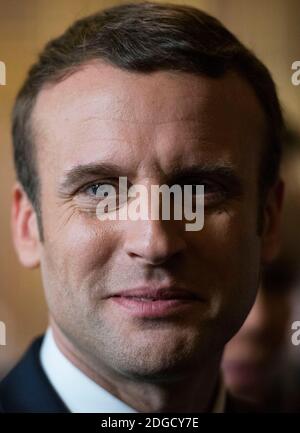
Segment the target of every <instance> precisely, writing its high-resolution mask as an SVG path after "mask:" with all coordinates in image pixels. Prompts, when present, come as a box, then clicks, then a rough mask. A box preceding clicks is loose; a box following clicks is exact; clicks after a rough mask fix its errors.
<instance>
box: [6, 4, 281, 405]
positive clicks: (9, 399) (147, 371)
mask: <svg viewBox="0 0 300 433" xmlns="http://www.w3.org/2000/svg"><path fill="white" fill-rule="evenodd" d="M282 127H283V122H282V117H281V111H280V107H279V103H278V100H277V96H276V91H275V87H274V84H273V81H272V79H271V77H270V75H269V73H268V71H267V70H266V68H265V67H264V66H263V65H262V64H261V63H260V62H259V61H258V60H257V59H256V58H255V57H254V56H253V55H252V54H251V53H250V52H249V51H247V50H246V48H245V47H243V46H242V45H241V44H240V42H239V41H238V40H237V39H236V38H235V37H234V36H233V35H232V34H231V33H230V32H229V31H227V30H226V29H225V28H224V27H223V26H222V25H221V24H220V23H219V22H218V21H217V20H215V19H214V18H212V17H210V16H208V15H206V14H205V13H203V12H201V11H198V10H197V9H193V8H189V7H183V6H175V5H159V4H155V3H140V4H130V5H123V6H119V7H116V8H112V9H109V10H106V11H104V12H101V13H99V14H97V15H94V16H91V17H88V18H85V19H83V20H80V21H78V22H77V23H75V24H74V25H73V26H72V27H71V28H70V29H69V30H67V31H66V33H65V34H64V35H62V36H61V37H59V38H58V39H56V40H54V41H52V42H50V43H49V44H48V45H47V46H46V48H45V50H44V52H43V53H42V54H41V56H40V58H39V61H38V63H37V64H36V65H35V66H33V68H32V69H31V71H30V73H29V76H28V78H27V81H26V82H25V84H24V86H23V88H22V89H21V91H20V93H19V95H18V98H17V101H16V105H15V108H14V113H13V140H14V151H15V162H16V169H17V175H18V182H17V183H16V186H15V189H14V195H13V212H12V227H13V236H14V243H15V246H16V250H17V252H18V255H19V258H20V261H21V263H22V264H23V265H24V266H26V267H29V268H33V267H37V266H40V268H41V273H42V279H43V285H44V289H45V295H46V299H47V303H48V307H49V323H50V328H49V330H48V331H47V333H46V337H45V338H43V337H40V338H39V339H38V340H36V341H35V342H34V344H33V346H32V347H31V348H30V349H29V352H28V353H27V355H26V356H25V358H24V359H23V360H22V361H21V363H20V364H19V365H17V367H16V368H15V369H14V370H13V371H12V372H11V373H10V374H9V376H8V377H7V378H6V379H4V381H3V382H2V384H1V385H0V394H1V396H2V397H1V398H2V404H3V406H4V410H5V411H8V412H27V411H29V412H43V411H47V412H66V411H70V412H224V411H239V410H244V409H243V408H242V406H239V405H238V404H236V403H234V402H233V400H232V399H231V398H230V397H229V396H227V395H226V393H225V391H224V386H223V384H222V378H221V377H220V374H219V370H220V362H221V357H222V351H223V348H224V345H225V343H226V342H227V341H228V340H229V339H230V338H231V337H232V336H233V334H234V333H236V332H237V330H238V329H239V328H240V326H241V325H242V323H243V321H244V320H245V318H246V316H247V314H248V312H249V310H250V308H251V306H252V304H253V302H254V299H255V295H256V291H257V286H258V281H259V275H260V267H261V264H262V263H264V262H268V261H270V260H271V259H272V258H273V256H274V255H275V254H276V251H277V248H278V229H279V215H280V208H281V202H282V195H283V187H282V182H281V180H280V178H279V174H278V170H279V160H280V147H281V130H282ZM120 177H126V178H127V180H128V184H130V185H143V186H144V187H145V188H146V189H147V190H149V189H150V187H151V186H153V185H165V184H167V185H181V186H185V185H204V191H205V222H204V228H203V229H202V230H200V231H187V230H185V221H184V220H176V219H175V218H172V219H171V220H169V221H165V220H162V219H158V220H153V219H151V218H150V219H148V220H143V219H140V220H137V221H133V220H131V219H124V220H120V219H118V220H106V221H99V219H98V218H97V217H96V207H97V204H98V203H99V200H100V198H99V197H102V195H101V188H103V186H105V187H106V186H107V185H110V186H113V187H114V188H117V185H118V182H119V179H120ZM117 195H118V199H119V198H120V197H119V196H121V195H122V194H121V192H120V191H119V192H117ZM29 387H30V389H31V393H30V395H28V388H29Z"/></svg>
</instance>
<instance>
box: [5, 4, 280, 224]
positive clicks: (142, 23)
mask: <svg viewBox="0 0 300 433" xmlns="http://www.w3.org/2000/svg"><path fill="white" fill-rule="evenodd" d="M93 59H102V60H104V61H106V62H108V63H110V64H112V65H115V66H118V67H119V68H121V69H124V70H127V71H134V72H140V73H149V72H153V71H157V70H176V71H183V72H190V73H194V74H198V75H205V76H209V77H215V78H218V77H221V76H223V75H224V74H225V73H226V72H227V71H229V70H234V71H237V72H238V73H239V74H240V76H241V77H243V78H244V79H245V80H247V81H248V83H249V84H250V85H251V87H252V88H253V89H254V91H255V94H256V96H257V98H258V100H259V101H260V104H261V106H262V108H263V110H264V113H265V116H266V126H267V132H268V134H267V136H268V138H267V143H266V146H265V150H264V154H263V157H262V161H261V167H260V176H259V177H260V180H259V182H260V185H259V187H260V189H259V190H260V195H261V197H264V196H265V193H266V192H267V191H268V189H269V188H270V186H272V185H273V184H274V182H275V181H276V179H277V178H278V173H279V165H280V158H281V147H282V132H283V129H284V122H283V118H282V113H281V108H280V104H279V101H278V97H277V94H276V89H275V85H274V82H273V80H272V77H271V75H270V73H269V71H268V70H267V68H266V67H265V66H264V65H263V64H262V63H261V62H260V61H259V60H258V59H257V58H256V57H255V55H254V54H253V53H252V52H251V51H249V50H248V49H247V48H246V47H245V46H244V45H243V44H242V43H241V42H240V41H239V40H238V39H237V38H236V37H235V36H234V35H233V34H232V33H231V32H229V31H228V30H227V29H226V28H225V27H224V26H223V25H222V24H221V23H220V22H219V21H218V20H217V19H215V18H213V17H212V16H210V15H208V14H206V13H205V12H203V11H201V10H198V9H196V8H193V7H189V6H178V5H173V4H158V3H151V2H143V3H134V4H130V3H129V4H126V5H121V6H116V7H113V8H110V9H106V10H103V11H101V12H99V13H96V14H94V15H91V16H88V17H86V18H83V19H80V20H78V21H76V22H75V23H74V24H73V25H72V26H71V27H69V28H68V29H67V30H66V31H65V33H63V34H62V35H61V36H59V37H58V38H56V39H53V40H51V41H50V42H48V44H47V45H46V47H45V48H44V50H43V51H42V53H41V54H40V56H39V59H38V61H37V63H35V64H34V65H33V66H32V67H31V69H30V71H29V73H28V76H27V79H26V81H25V83H24V85H23V86H22V88H21V90H20V92H19V93H18V96H17V99H16V102H15V106H14V109H13V115H12V135H13V146H14V161H15V167H16V172H17V176H18V179H19V181H20V182H21V184H22V186H23V188H24V190H25V191H26V193H27V195H28V197H29V199H30V200H31V202H32V204H33V206H34V208H35V210H36V212H37V215H38V219H40V205H39V177H38V170H37V166H36V163H35V152H34V143H33V137H32V133H31V132H32V131H31V124H30V119H31V113H32V110H33V107H34V104H35V101H36V97H37V94H38V93H39V91H40V90H41V89H42V87H43V85H45V84H46V83H55V82H58V81H59V80H62V79H63V78H65V77H66V76H67V75H69V74H71V73H73V72H75V71H76V70H77V69H78V67H80V66H81V65H82V64H84V63H86V62H88V61H90V60H93ZM39 222H40V223H41V221H39ZM40 228H41V224H40Z"/></svg>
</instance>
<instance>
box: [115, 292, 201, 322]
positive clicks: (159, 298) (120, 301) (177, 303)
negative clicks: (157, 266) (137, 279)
mask: <svg viewBox="0 0 300 433" xmlns="http://www.w3.org/2000/svg"><path fill="white" fill-rule="evenodd" d="M109 298H110V299H111V300H112V301H113V302H114V304H116V305H118V306H120V307H121V308H122V309H125V310H127V312H129V313H130V314H132V315H134V316H137V317H152V318H154V317H162V316H166V315H170V314H174V312H176V311H177V312H178V311H179V310H180V309H183V308H184V309H186V308H190V307H191V306H192V305H195V301H199V300H200V297H199V296H198V295H196V294H195V293H193V292H191V291H189V290H186V289H183V288H179V287H175V286H173V287H159V288H158V287H155V288H153V287H149V286H146V287H139V288H135V289H128V290H123V291H120V292H118V293H116V294H114V295H111V296H110V297H109Z"/></svg>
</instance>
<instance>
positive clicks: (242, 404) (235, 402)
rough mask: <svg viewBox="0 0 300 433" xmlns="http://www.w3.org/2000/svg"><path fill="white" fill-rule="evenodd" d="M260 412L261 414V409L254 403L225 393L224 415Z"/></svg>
mask: <svg viewBox="0 0 300 433" xmlns="http://www.w3.org/2000/svg"><path fill="white" fill-rule="evenodd" d="M260 412H262V408H260V407H259V406H258V405H256V404H255V403H252V402H249V401H247V400H242V399H240V398H237V397H234V396H233V395H232V394H230V393H229V392H227V394H226V403H225V413H260Z"/></svg>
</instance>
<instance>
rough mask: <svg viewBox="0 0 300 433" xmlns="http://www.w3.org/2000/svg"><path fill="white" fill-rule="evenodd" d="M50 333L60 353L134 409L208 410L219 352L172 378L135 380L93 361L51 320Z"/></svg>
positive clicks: (219, 356) (211, 398) (153, 410)
mask: <svg viewBox="0 0 300 433" xmlns="http://www.w3.org/2000/svg"><path fill="white" fill-rule="evenodd" d="M50 323H51V328H52V332H53V337H54V340H55V343H56V345H57V346H58V348H59V350H60V351H61V352H62V353H63V354H64V356H65V357H66V358H67V359H68V360H69V361H70V362H71V363H72V364H73V365H75V366H76V367H77V368H78V369H80V370H81V371H82V372H83V373H84V374H85V375H86V376H88V377H89V378H90V379H91V380H93V381H94V382H96V383H97V384H98V385H100V386H101V387H102V388H104V389H106V390H107V391H108V392H110V393H111V394H112V395H114V396H115V397H117V398H118V399H120V400H122V401H123V402H124V403H126V404H127V405H128V406H131V407H132V408H134V409H135V410H137V411H138V412H153V413H155V412H157V413H159V412H162V413H164V412H174V413H175V412H199V413H200V412H209V411H210V410H211V409H212V406H213V403H214V400H215V398H216V394H217V391H218V386H219V383H218V379H219V369H220V362H221V356H222V353H220V354H217V355H216V356H215V357H210V358H209V359H208V360H206V361H204V362H201V363H200V364H198V365H197V367H195V369H190V368H189V369H188V370H189V371H187V372H185V373H183V374H181V375H180V377H177V378H176V379H174V378H172V379H170V380H168V379H167V378H164V380H155V381H149V380H148V379H147V380H145V381H143V380H136V379H134V380H133V379H132V378H128V377H125V376H123V375H121V374H120V373H117V372H114V371H112V370H111V369H109V368H107V367H106V366H103V365H99V362H97V366H95V365H93V362H91V361H90V360H88V359H87V356H85V355H84V354H83V353H82V351H80V350H78V348H77V347H76V346H75V345H74V344H73V343H72V342H71V341H70V339H68V338H67V336H66V335H65V334H64V333H63V332H62V331H61V330H60V328H59V327H58V326H57V325H56V323H55V322H54V321H53V320H51V321H50Z"/></svg>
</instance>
